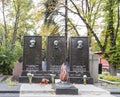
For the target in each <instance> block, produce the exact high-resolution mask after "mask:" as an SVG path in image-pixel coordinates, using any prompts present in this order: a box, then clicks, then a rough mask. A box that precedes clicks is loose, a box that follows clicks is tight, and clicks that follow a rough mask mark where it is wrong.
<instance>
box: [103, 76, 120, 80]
mask: <svg viewBox="0 0 120 97" xmlns="http://www.w3.org/2000/svg"><path fill="white" fill-rule="evenodd" d="M104 79H105V80H108V81H113V82H120V78H119V77H117V76H112V75H107V76H104Z"/></svg>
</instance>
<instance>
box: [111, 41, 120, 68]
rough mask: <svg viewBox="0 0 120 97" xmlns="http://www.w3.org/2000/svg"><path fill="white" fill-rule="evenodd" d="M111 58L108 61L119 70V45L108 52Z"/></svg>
mask: <svg viewBox="0 0 120 97" xmlns="http://www.w3.org/2000/svg"><path fill="white" fill-rule="evenodd" d="M110 53H112V54H111V56H110V58H109V61H110V62H111V63H112V64H113V65H114V66H115V67H117V68H120V43H119V44H118V45H116V46H114V47H112V49H111V50H110Z"/></svg>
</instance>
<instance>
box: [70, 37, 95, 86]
mask: <svg viewBox="0 0 120 97" xmlns="http://www.w3.org/2000/svg"><path fill="white" fill-rule="evenodd" d="M69 45H70V50H69V60H70V61H69V63H70V72H69V76H70V82H72V83H83V76H84V75H87V83H90V84H92V83H93V79H92V78H91V76H90V72H89V38H88V37H71V38H70V44H69Z"/></svg>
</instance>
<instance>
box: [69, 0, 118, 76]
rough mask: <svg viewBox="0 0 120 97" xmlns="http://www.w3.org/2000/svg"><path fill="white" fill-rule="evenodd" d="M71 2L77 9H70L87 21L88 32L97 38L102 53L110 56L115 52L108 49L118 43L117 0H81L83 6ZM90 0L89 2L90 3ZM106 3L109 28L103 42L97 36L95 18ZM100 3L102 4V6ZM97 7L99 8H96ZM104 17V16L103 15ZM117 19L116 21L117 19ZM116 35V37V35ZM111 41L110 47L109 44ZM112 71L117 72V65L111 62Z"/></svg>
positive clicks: (107, 56) (112, 72)
mask: <svg viewBox="0 0 120 97" xmlns="http://www.w3.org/2000/svg"><path fill="white" fill-rule="evenodd" d="M70 2H71V3H72V5H73V7H74V8H75V10H71V9H69V10H70V11H71V12H73V13H74V14H77V15H78V16H79V18H80V19H81V20H82V21H83V22H84V23H85V25H86V27H87V29H88V33H89V34H90V35H92V37H94V38H95V40H96V41H97V43H98V46H99V48H100V50H101V51H102V53H103V54H104V55H105V57H106V58H108V60H109V57H110V56H111V55H112V54H113V53H110V50H109V52H108V49H111V48H112V47H113V46H115V45H116V38H117V35H118V27H119V26H118V25H117V26H115V25H114V24H115V23H117V22H118V21H117V20H116V18H115V15H114V14H115V13H114V12H116V11H114V10H116V7H117V6H116V3H117V1H116V0H105V1H102V0H80V1H79V4H80V2H82V3H81V4H82V5H81V6H80V5H79V6H78V5H77V4H76V3H75V2H74V1H73V0H70ZM84 2H85V4H86V6H84V4H83V3H84ZM88 2H89V3H88ZM104 3H105V6H106V5H107V7H106V12H107V13H105V14H107V17H106V18H107V19H108V20H107V22H106V24H107V29H106V34H105V36H104V43H102V42H101V41H100V39H99V36H97V34H96V32H95V29H94V26H95V20H96V18H97V16H98V12H99V11H100V8H101V7H103V4H104ZM95 5H97V6H95ZM100 5H102V6H101V7H100ZM96 9H97V10H96ZM103 18H104V17H103ZM115 20H116V21H115ZM115 36H116V37H115ZM109 43H110V45H109V47H108V44H109ZM110 67H111V69H110V71H111V74H115V66H114V64H111V62H110Z"/></svg>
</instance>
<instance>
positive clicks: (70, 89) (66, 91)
mask: <svg viewBox="0 0 120 97" xmlns="http://www.w3.org/2000/svg"><path fill="white" fill-rule="evenodd" d="M55 92H56V94H57V95H78V88H76V87H75V86H73V85H72V84H70V83H67V82H59V83H56V84H55Z"/></svg>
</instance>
